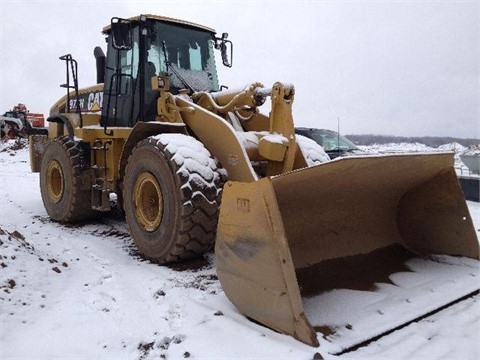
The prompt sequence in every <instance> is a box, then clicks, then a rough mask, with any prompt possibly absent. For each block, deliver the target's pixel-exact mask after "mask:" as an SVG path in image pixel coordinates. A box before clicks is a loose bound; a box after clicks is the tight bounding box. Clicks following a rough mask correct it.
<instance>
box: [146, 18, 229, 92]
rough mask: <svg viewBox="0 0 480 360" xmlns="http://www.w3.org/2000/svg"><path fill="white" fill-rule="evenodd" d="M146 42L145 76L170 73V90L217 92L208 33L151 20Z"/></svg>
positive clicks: (211, 41)
mask: <svg viewBox="0 0 480 360" xmlns="http://www.w3.org/2000/svg"><path fill="white" fill-rule="evenodd" d="M149 30H150V36H149V42H148V43H147V54H148V55H147V62H148V64H147V78H149V77H150V76H153V75H169V76H170V81H171V87H172V88H173V89H172V90H173V91H172V92H175V90H179V89H184V88H187V89H188V88H189V89H191V90H193V91H207V92H212V91H218V89H219V86H218V78H217V71H216V68H215V56H214V52H213V45H214V44H213V36H212V34H211V33H210V32H207V31H201V30H197V29H194V28H191V27H182V26H179V25H178V24H175V25H172V24H168V23H164V22H158V21H156V22H152V25H151V27H150V29H149Z"/></svg>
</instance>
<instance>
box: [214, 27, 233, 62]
mask: <svg viewBox="0 0 480 360" xmlns="http://www.w3.org/2000/svg"><path fill="white" fill-rule="evenodd" d="M227 38H228V34H227V33H223V34H222V37H221V38H215V48H216V49H217V50H218V49H219V50H220V53H221V54H222V62H223V65H225V66H227V67H232V63H233V43H232V42H231V41H230V40H227ZM229 54H230V55H229Z"/></svg>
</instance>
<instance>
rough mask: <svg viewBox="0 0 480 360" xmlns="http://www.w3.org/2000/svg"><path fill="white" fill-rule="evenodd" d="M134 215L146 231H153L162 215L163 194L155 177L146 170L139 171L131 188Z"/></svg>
mask: <svg viewBox="0 0 480 360" xmlns="http://www.w3.org/2000/svg"><path fill="white" fill-rule="evenodd" d="M133 197H134V199H135V215H136V217H137V220H138V222H139V223H140V224H141V225H142V226H143V228H144V229H145V230H146V231H150V232H151V231H155V230H156V229H157V228H158V226H159V225H160V222H161V221H162V216H163V196H162V191H161V189H160V185H159V184H158V181H157V179H156V178H155V177H154V176H153V175H152V174H151V173H148V172H144V173H141V174H140V176H138V177H137V180H136V181H135V186H134V188H133Z"/></svg>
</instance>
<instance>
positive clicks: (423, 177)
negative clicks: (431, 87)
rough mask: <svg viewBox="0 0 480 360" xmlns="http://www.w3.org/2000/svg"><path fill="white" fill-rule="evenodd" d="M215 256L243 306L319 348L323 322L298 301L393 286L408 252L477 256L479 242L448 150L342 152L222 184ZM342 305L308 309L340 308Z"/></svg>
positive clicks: (225, 286) (257, 317) (229, 288)
mask: <svg viewBox="0 0 480 360" xmlns="http://www.w3.org/2000/svg"><path fill="white" fill-rule="evenodd" d="M215 253H216V258H217V260H216V261H217V272H218V277H219V280H220V282H221V285H222V287H223V289H224V291H225V294H226V295H227V297H228V298H229V299H230V301H232V303H234V304H235V305H236V306H237V308H238V309H239V310H240V311H241V312H243V313H244V314H245V315H247V316H248V317H250V318H252V319H254V320H256V321H258V322H260V323H262V324H264V325H266V326H268V327H270V328H272V329H274V330H277V331H279V332H281V333H284V334H289V335H291V336H293V337H294V338H296V339H298V340H300V341H302V342H304V343H306V344H309V345H312V346H318V344H319V343H318V340H317V334H316V330H317V331H321V330H322V326H325V324H312V323H311V321H310V319H309V318H307V315H306V312H305V310H304V303H305V301H306V299H308V298H311V297H313V296H315V295H318V294H322V293H328V292H330V291H331V290H333V289H342V288H343V289H354V290H359V291H360V290H361V291H373V290H375V288H376V287H377V285H378V283H390V284H391V283H392V282H391V280H390V275H391V274H393V273H398V272H405V271H407V272H408V271H412V270H411V269H409V268H408V267H407V266H406V265H405V262H406V261H407V260H409V259H411V258H413V257H418V256H424V255H430V254H444V255H453V256H460V257H467V258H472V259H478V258H479V244H478V240H477V237H476V234H475V230H474V227H473V223H472V220H471V217H470V214H469V210H468V207H467V205H466V203H465V199H464V195H463V193H462V190H461V188H460V185H459V182H458V180H457V177H456V174H455V171H454V168H453V155H452V154H449V153H448V154H447V153H441V154H421V155H417V154H414V155H392V156H375V157H373V156H372V157H370V156H369V157H355V158H342V159H338V160H334V161H332V162H329V163H325V164H321V165H317V166H314V167H310V168H305V169H301V170H297V171H293V172H290V173H287V174H283V175H279V176H275V177H270V178H264V179H261V180H259V181H256V182H252V183H243V182H228V183H227V184H226V185H225V187H224V192H223V197H222V205H221V210H220V218H219V224H218V230H217V240H216V248H215ZM470 272H472V270H470ZM466 276H467V275H466ZM468 276H470V275H468ZM470 277H471V276H470ZM473 280H475V282H478V279H473ZM453 281H455V280H453ZM471 286H478V285H476V284H475V285H471ZM441 301H443V300H441ZM339 304H340V303H339ZM341 306H342V305H340V306H339V308H337V309H333V310H332V308H329V309H322V308H317V310H316V311H318V312H322V311H324V312H332V311H333V312H335V311H337V312H338V314H340V313H341V312H342V311H343V309H342V308H341ZM435 306H436V305H435ZM327 325H328V324H327ZM348 326H351V325H347V328H348Z"/></svg>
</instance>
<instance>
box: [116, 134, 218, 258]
mask: <svg viewBox="0 0 480 360" xmlns="http://www.w3.org/2000/svg"><path fill="white" fill-rule="evenodd" d="M222 186H223V181H222V176H221V172H220V170H219V169H218V168H217V163H216V161H215V160H214V159H213V158H212V157H211V155H210V153H209V152H208V151H207V150H206V149H205V148H204V146H203V144H202V143H200V142H199V141H197V140H195V139H194V138H192V137H189V136H186V135H182V134H160V135H157V136H151V137H149V138H147V139H145V140H143V141H141V142H140V143H139V144H138V145H137V146H136V147H135V149H134V150H133V151H132V154H131V155H130V158H129V160H128V163H127V166H126V169H125V178H124V182H123V198H124V210H125V218H126V221H127V224H128V226H129V228H130V233H131V235H132V237H133V240H134V242H135V244H136V245H137V247H138V248H139V250H140V251H141V252H142V253H143V255H144V256H145V257H146V258H148V259H150V260H152V261H155V262H157V263H160V264H165V263H171V262H177V261H181V260H185V259H190V258H194V257H198V256H201V255H202V254H203V253H205V252H206V251H208V250H210V249H211V248H212V247H213V244H214V242H215V235H216V229H217V221H218V212H219V204H220V193H221V189H222Z"/></svg>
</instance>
